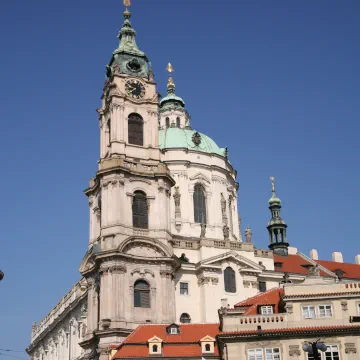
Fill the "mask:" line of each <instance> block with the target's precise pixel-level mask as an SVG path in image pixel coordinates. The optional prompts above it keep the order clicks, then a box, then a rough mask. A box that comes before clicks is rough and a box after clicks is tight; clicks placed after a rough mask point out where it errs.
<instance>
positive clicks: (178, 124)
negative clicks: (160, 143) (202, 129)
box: [176, 117, 180, 128]
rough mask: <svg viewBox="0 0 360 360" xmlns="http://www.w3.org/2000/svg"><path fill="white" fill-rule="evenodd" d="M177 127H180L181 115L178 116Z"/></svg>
mask: <svg viewBox="0 0 360 360" xmlns="http://www.w3.org/2000/svg"><path fill="white" fill-rule="evenodd" d="M176 127H178V128H179V127H180V118H179V117H177V118H176Z"/></svg>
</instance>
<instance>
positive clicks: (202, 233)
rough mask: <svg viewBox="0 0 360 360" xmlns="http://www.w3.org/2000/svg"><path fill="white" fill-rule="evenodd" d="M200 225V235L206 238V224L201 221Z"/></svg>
mask: <svg viewBox="0 0 360 360" xmlns="http://www.w3.org/2000/svg"><path fill="white" fill-rule="evenodd" d="M200 227H201V233H200V237H201V238H204V237H205V234H206V224H204V223H201V224H200Z"/></svg>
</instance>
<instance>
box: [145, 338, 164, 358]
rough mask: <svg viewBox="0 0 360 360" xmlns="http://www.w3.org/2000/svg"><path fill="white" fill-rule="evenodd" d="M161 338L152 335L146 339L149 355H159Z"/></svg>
mask: <svg viewBox="0 0 360 360" xmlns="http://www.w3.org/2000/svg"><path fill="white" fill-rule="evenodd" d="M162 342H163V341H162V339H160V338H159V337H157V336H154V337H152V338H151V339H149V340H148V344H149V355H161V353H162V352H161V347H162Z"/></svg>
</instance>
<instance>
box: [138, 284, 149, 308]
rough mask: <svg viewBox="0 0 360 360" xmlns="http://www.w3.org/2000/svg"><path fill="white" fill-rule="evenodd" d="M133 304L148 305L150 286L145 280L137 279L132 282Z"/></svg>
mask: <svg viewBox="0 0 360 360" xmlns="http://www.w3.org/2000/svg"><path fill="white" fill-rule="evenodd" d="M134 306H135V307H141V308H149V307H150V287H149V284H148V283H147V282H146V281H145V280H138V281H136V282H135V284H134Z"/></svg>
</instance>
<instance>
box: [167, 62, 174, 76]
mask: <svg viewBox="0 0 360 360" xmlns="http://www.w3.org/2000/svg"><path fill="white" fill-rule="evenodd" d="M166 70H167V71H168V72H169V73H170V75H171V73H173V72H174V68H173V67H172V65H171V64H170V63H168V66H167V67H166Z"/></svg>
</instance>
